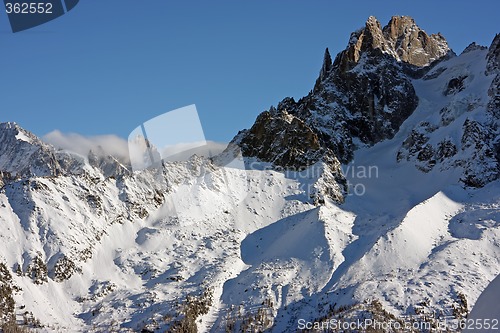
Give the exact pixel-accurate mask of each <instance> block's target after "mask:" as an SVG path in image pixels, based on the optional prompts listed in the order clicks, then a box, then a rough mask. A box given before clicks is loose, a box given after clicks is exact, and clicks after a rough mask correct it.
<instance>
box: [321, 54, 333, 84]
mask: <svg viewBox="0 0 500 333" xmlns="http://www.w3.org/2000/svg"><path fill="white" fill-rule="evenodd" d="M331 69H332V56H331V55H330V51H328V48H326V50H325V55H324V57H323V66H322V67H321V71H320V73H319V78H320V80H323V79H324V78H325V77H326V75H327V74H328V72H330V70H331Z"/></svg>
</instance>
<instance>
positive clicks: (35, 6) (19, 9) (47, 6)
mask: <svg viewBox="0 0 500 333" xmlns="http://www.w3.org/2000/svg"><path fill="white" fill-rule="evenodd" d="M5 11H6V12H7V14H52V4H51V3H50V2H47V3H45V2H22V3H10V2H7V3H5Z"/></svg>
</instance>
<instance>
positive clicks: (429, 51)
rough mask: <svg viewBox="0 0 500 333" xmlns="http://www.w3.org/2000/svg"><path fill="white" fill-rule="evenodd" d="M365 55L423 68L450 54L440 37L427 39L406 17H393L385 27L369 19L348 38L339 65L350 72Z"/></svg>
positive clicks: (436, 35)
mask: <svg viewBox="0 0 500 333" xmlns="http://www.w3.org/2000/svg"><path fill="white" fill-rule="evenodd" d="M367 52H372V53H373V52H375V53H377V52H379V53H380V52H381V53H384V54H388V55H391V56H392V57H394V58H396V59H397V60H398V61H402V62H404V63H407V64H410V65H414V66H418V67H424V66H427V65H429V64H431V63H432V62H433V61H435V60H438V59H440V58H442V57H444V56H446V55H447V54H448V53H449V52H451V50H450V48H449V47H448V43H447V42H446V39H445V38H444V37H443V36H442V35H441V34H440V33H437V34H432V35H428V34H427V33H426V32H425V31H424V30H422V29H420V28H419V27H418V26H417V24H416V23H415V21H414V20H413V18H411V17H409V16H393V17H392V18H391V20H390V21H389V23H388V24H387V25H386V26H385V27H383V28H382V27H381V24H380V22H379V21H378V20H377V19H376V18H375V17H374V16H370V17H369V18H368V20H367V21H366V23H365V27H364V28H361V29H359V30H358V31H355V32H353V33H352V34H351V38H350V40H349V44H348V46H347V49H346V51H345V52H344V54H343V58H342V59H341V60H342V61H341V63H343V64H344V68H351V67H352V66H353V65H354V64H356V63H358V61H359V60H360V58H361V56H362V55H363V54H364V53H367Z"/></svg>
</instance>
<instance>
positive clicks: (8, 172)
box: [0, 122, 131, 187]
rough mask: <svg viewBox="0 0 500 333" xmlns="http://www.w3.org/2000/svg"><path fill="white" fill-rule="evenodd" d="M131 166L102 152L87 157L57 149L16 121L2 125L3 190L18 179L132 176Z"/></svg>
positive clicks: (0, 172)
mask: <svg viewBox="0 0 500 333" xmlns="http://www.w3.org/2000/svg"><path fill="white" fill-rule="evenodd" d="M129 170H130V167H129V166H126V165H124V164H122V163H121V162H120V161H119V160H118V159H117V158H115V157H113V156H110V155H106V154H105V153H104V152H103V151H102V149H101V151H96V152H93V151H89V153H88V155H87V156H80V155H78V154H76V153H73V152H69V151H63V150H57V149H56V148H54V147H53V146H52V145H50V144H47V143H45V142H43V141H42V140H40V139H39V138H38V137H37V136H36V135H34V134H33V133H31V132H29V131H27V130H25V129H23V128H21V127H20V126H19V125H17V124H16V123H13V122H6V123H0V187H1V186H3V185H5V184H6V183H9V182H11V181H13V180H16V179H21V178H30V177H47V176H51V177H54V176H61V175H80V174H83V173H87V174H89V175H91V176H92V177H97V178H108V177H115V178H116V177H119V176H124V175H129V174H130V173H131V172H130V171H129Z"/></svg>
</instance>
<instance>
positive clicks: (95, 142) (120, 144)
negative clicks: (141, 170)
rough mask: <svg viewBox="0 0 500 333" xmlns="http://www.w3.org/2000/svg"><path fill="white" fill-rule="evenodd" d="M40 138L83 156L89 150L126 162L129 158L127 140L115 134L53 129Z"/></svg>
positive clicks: (86, 154)
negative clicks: (91, 134)
mask: <svg viewBox="0 0 500 333" xmlns="http://www.w3.org/2000/svg"><path fill="white" fill-rule="evenodd" d="M42 140H43V141H45V142H47V143H49V144H51V145H53V146H54V147H56V148H59V149H64V150H68V151H71V152H74V153H77V154H80V155H83V156H85V157H87V156H88V153H89V151H90V150H92V151H93V152H94V153H96V154H104V155H112V156H114V157H116V158H117V159H119V160H121V161H124V162H127V163H128V161H129V160H130V159H129V154H128V143H127V140H125V139H123V138H120V137H119V136H117V135H112V134H109V135H96V136H83V135H81V134H77V133H62V132H61V131H59V130H54V131H52V132H50V133H48V134H46V135H44V136H43V137H42Z"/></svg>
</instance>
